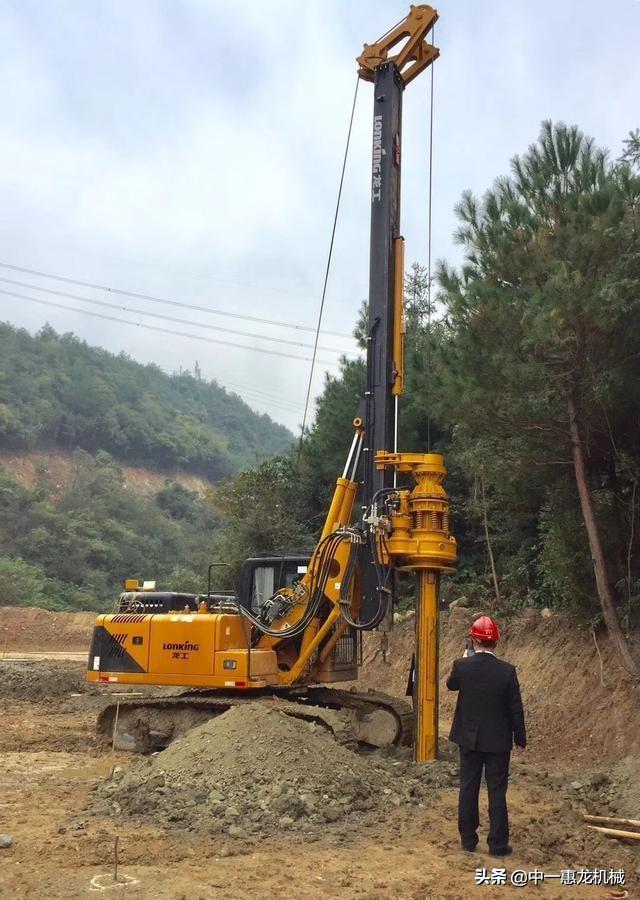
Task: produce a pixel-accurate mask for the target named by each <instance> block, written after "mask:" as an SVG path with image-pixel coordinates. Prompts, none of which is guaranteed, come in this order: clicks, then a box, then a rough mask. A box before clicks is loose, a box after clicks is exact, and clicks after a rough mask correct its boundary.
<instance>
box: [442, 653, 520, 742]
mask: <svg viewBox="0 0 640 900" xmlns="http://www.w3.org/2000/svg"><path fill="white" fill-rule="evenodd" d="M447 687H448V688H449V690H450V691H459V692H460V693H459V695H458V702H457V704H456V711H455V715H454V717H453V725H452V726H451V733H450V735H449V740H450V741H453V742H454V744H458V745H459V746H460V747H464V748H465V749H466V750H482V751H484V752H487V753H506V752H508V751H510V750H511V749H512V747H513V740H514V738H515V742H516V744H517V745H518V746H519V747H525V746H526V743H527V735H526V731H525V727H524V710H523V708H522V699H521V697H520V685H519V684H518V676H517V674H516V670H515V666H512V665H510V663H507V662H504V660H502V659H498V658H497V657H495V656H493V655H492V654H491V653H474V654H473V656H468V657H464V658H463V659H457V660H456V661H455V662H454V664H453V668H452V669H451V674H450V675H449V677H448V678H447Z"/></svg>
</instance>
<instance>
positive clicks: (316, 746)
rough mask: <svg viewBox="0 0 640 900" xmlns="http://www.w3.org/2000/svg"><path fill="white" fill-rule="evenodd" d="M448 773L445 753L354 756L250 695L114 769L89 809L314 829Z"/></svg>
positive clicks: (386, 803) (428, 788)
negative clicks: (430, 760) (420, 760)
mask: <svg viewBox="0 0 640 900" xmlns="http://www.w3.org/2000/svg"><path fill="white" fill-rule="evenodd" d="M403 755H405V756H406V754H403ZM455 771H456V766H455V764H452V763H451V762H446V761H439V762H438V763H437V764H436V765H435V766H433V767H429V768H428V769H425V767H424V766H419V767H418V766H413V765H412V764H410V763H408V762H407V761H405V760H402V759H400V760H398V759H392V758H391V759H390V758H385V757H383V756H380V755H377V754H370V755H368V756H359V755H357V754H356V753H354V752H352V751H351V750H349V749H347V748H345V747H343V746H341V745H339V744H337V743H336V741H335V739H334V738H333V736H332V735H331V734H330V733H329V732H328V731H326V730H325V729H324V728H323V727H322V726H321V725H318V724H316V723H314V722H307V721H302V720H300V719H296V718H292V717H291V716H289V715H287V714H286V713H285V712H284V711H283V710H282V709H280V708H279V704H278V703H274V704H271V703H250V704H247V705H243V706H241V707H236V708H234V709H231V710H229V711H228V712H226V713H224V714H223V715H221V716H218V717H217V718H215V719H212V720H210V721H209V722H207V723H205V724H204V725H200V726H199V727H197V728H194V729H193V730H192V731H190V732H189V733H188V734H187V735H185V736H184V737H183V738H181V739H179V740H176V741H174V742H173V743H172V744H171V745H170V746H169V747H168V748H167V749H166V750H164V751H163V752H161V753H158V754H155V755H154V757H153V758H152V759H151V760H145V761H143V762H141V763H140V764H138V765H137V766H134V767H133V768H132V769H130V770H129V771H127V772H126V773H125V772H122V771H121V772H118V773H115V775H114V779H113V780H107V781H106V782H105V783H103V784H102V785H101V786H100V787H99V789H98V790H97V792H96V804H95V807H94V808H95V809H96V810H97V811H98V812H101V813H102V812H111V813H114V814H116V815H119V814H120V813H122V814H124V815H129V816H137V817H140V818H142V819H146V820H150V821H153V822H161V823H163V824H167V825H172V826H174V827H178V828H184V829H186V830H188V831H196V832H205V833H219V832H225V833H227V834H230V835H231V836H233V837H245V838H246V837H248V836H249V835H261V834H264V833H266V832H278V831H281V830H282V829H283V828H287V829H291V830H293V831H296V830H301V829H305V830H306V829H308V828H310V827H316V828H322V827H323V826H326V825H327V824H328V823H335V822H341V821H342V820H343V819H347V818H351V817H353V816H356V815H358V814H363V813H369V812H371V813H372V814H373V815H374V816H375V818H376V820H377V821H378V822H382V821H385V818H386V814H387V812H388V811H389V810H391V809H394V808H395V809H397V808H399V807H402V806H404V805H416V804H418V805H420V804H421V803H422V802H423V801H425V800H426V798H427V796H428V795H429V794H430V793H431V792H432V791H433V790H435V789H436V786H444V785H451V784H453V783H454V781H455ZM407 815H411V813H410V812H408V813H407Z"/></svg>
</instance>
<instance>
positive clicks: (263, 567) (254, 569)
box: [238, 555, 311, 616]
mask: <svg viewBox="0 0 640 900" xmlns="http://www.w3.org/2000/svg"><path fill="white" fill-rule="evenodd" d="M310 560H311V556H309V555H307V556H264V557H253V558H252V559H247V560H245V562H244V564H243V566H242V573H241V576H240V597H239V598H238V601H239V603H240V605H241V606H242V607H243V608H244V609H246V610H248V611H249V612H251V613H253V615H254V616H259V615H260V613H261V611H262V607H263V606H264V604H265V602H266V601H267V600H269V599H270V598H271V597H273V595H274V594H275V593H276V592H277V591H279V590H281V589H282V588H295V586H296V584H297V583H298V582H299V581H300V579H301V578H302V577H303V575H304V574H305V572H306V571H307V568H308V567H309V562H310Z"/></svg>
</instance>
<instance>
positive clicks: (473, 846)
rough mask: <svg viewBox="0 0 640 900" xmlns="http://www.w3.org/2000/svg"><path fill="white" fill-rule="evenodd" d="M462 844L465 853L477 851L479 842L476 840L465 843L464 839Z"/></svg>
mask: <svg viewBox="0 0 640 900" xmlns="http://www.w3.org/2000/svg"><path fill="white" fill-rule="evenodd" d="M460 846H461V847H462V849H463V850H464V852H465V853H475V852H476V847H477V846H478V842H477V841H476V842H475V844H465V843H464V841H461V842H460Z"/></svg>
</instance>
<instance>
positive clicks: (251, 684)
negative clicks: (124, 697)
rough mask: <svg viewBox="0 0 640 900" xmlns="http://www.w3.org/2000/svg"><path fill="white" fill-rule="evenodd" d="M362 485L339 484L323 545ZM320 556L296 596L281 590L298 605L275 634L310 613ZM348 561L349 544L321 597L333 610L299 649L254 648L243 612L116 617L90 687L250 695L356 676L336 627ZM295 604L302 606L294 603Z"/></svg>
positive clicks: (105, 622) (267, 639) (99, 630)
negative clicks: (172, 688) (311, 589)
mask: <svg viewBox="0 0 640 900" xmlns="http://www.w3.org/2000/svg"><path fill="white" fill-rule="evenodd" d="M356 491H357V483H356V482H354V481H350V480H349V479H348V478H338V480H337V482H336V487H335V490H334V494H333V500H332V503H331V506H330V508H329V513H328V515H327V518H326V521H325V526H324V529H323V532H322V537H321V541H322V540H323V539H324V538H329V537H330V535H331V534H333V533H334V532H338V531H339V530H340V529H341V528H343V527H344V526H346V525H348V524H349V522H350V520H351V513H352V510H353V503H354V499H355V496H356ZM316 557H317V553H316V554H314V556H312V558H311V561H310V563H309V567H308V570H307V572H306V573H305V574H304V575H303V577H302V579H301V581H300V585H299V587H298V589H297V591H296V592H293V591H292V590H291V589H284V590H283V591H282V592H281V593H283V594H287V593H288V594H289V595H290V596H291V597H292V598H293V599H294V603H293V605H292V607H291V609H290V610H289V611H288V612H287V614H286V615H285V616H283V617H282V618H280V619H276V620H275V621H274V623H273V627H274V629H277V630H286V629H288V628H291V627H292V626H293V625H295V624H296V623H297V622H298V621H300V619H301V618H302V616H303V615H304V614H305V612H306V609H307V598H308V595H309V586H310V583H311V582H312V579H313V576H314V573H315V569H316V567H317V566H318V560H317V558H316ZM348 557H349V546H348V544H347V543H345V544H343V545H341V546H339V547H338V548H337V550H336V552H335V554H334V555H333V558H332V563H331V569H330V578H329V580H328V582H327V584H326V586H325V590H324V595H325V597H326V600H327V601H329V610H328V612H325V613H324V614H323V617H322V620H320V618H314V619H313V620H312V621H311V623H310V624H309V625H308V626H307V627H306V628H305V630H304V632H303V634H302V636H301V638H299V639H298V640H297V642H292V641H290V640H286V639H282V638H278V637H275V636H271V635H262V636H261V637H260V639H259V640H258V641H257V643H256V642H253V641H252V626H251V623H250V622H249V621H248V620H247V619H246V618H245V617H244V616H243V615H241V614H240V610H238V613H237V614H236V613H218V612H209V611H208V609H207V606H206V604H205V605H203V606H201V611H188V612H187V611H178V610H176V611H172V612H169V613H143V612H117V613H114V614H112V615H101V616H98V618H97V620H96V624H95V628H94V635H93V641H92V645H91V650H90V652H89V663H88V671H87V680H88V681H91V682H97V683H106V684H114V683H122V684H138V685H153V684H156V685H176V686H178V685H180V686H184V687H199V688H219V689H224V690H240V691H242V690H253V689H257V688H266V687H269V686H272V687H276V686H283V687H285V686H290V685H294V684H300V683H306V682H309V681H311V680H313V681H316V682H323V683H325V682H330V681H349V680H352V679H354V678H356V677H357V667H356V661H355V657H354V658H353V659H352V660H349V659H346V660H345V659H343V658H341V654H340V653H339V652H337V651H338V650H339V647H340V646H341V645H340V641H341V638H344V636H345V634H346V632H347V626H346V623H345V622H339V620H340V618H341V613H340V594H341V590H340V589H341V578H342V574H343V573H344V571H345V569H346V566H347V561H348ZM296 599H297V602H295V601H296Z"/></svg>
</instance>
